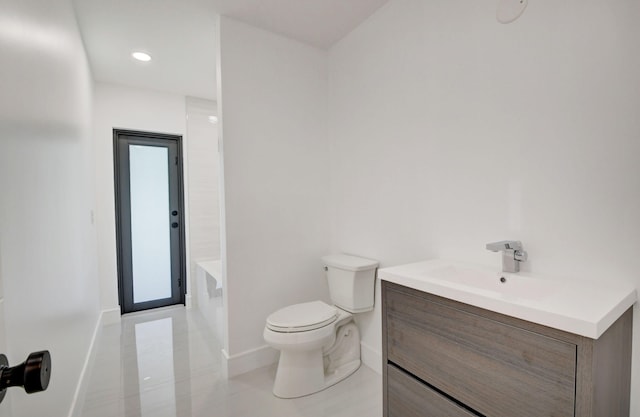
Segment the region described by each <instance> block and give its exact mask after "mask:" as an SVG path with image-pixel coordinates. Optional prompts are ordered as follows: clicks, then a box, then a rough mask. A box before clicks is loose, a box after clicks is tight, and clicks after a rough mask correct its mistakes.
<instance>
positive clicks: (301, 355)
mask: <svg viewBox="0 0 640 417" xmlns="http://www.w3.org/2000/svg"><path fill="white" fill-rule="evenodd" d="M336 333H337V334H336V339H335V342H334V344H333V346H331V347H329V348H328V349H326V350H323V349H322V348H320V349H312V350H308V351H295V350H282V351H280V361H279V362H278V370H277V372H276V380H275V383H274V385H273V394H274V395H275V396H276V397H280V398H298V397H303V396H305V395H310V394H314V393H316V392H318V391H322V390H324V389H326V388H329V387H330V386H332V385H335V384H337V383H338V382H340V381H342V380H343V379H345V378H347V377H348V376H349V375H351V374H353V373H354V372H355V371H357V370H358V368H359V367H360V363H361V362H360V335H359V332H358V328H357V326H356V325H355V323H353V322H350V323H347V324H345V325H342V326H340V327H338V330H337V332H336Z"/></svg>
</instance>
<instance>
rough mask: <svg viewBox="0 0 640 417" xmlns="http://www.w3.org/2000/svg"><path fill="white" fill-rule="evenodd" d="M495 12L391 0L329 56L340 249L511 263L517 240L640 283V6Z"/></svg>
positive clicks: (590, 1)
mask: <svg viewBox="0 0 640 417" xmlns="http://www.w3.org/2000/svg"><path fill="white" fill-rule="evenodd" d="M495 6H496V2H469V1H462V0H450V1H446V2H428V1H423V0H397V1H392V2H390V3H389V4H388V5H387V6H385V7H383V8H382V9H381V10H379V11H378V12H377V13H376V14H375V15H373V16H372V17H371V18H370V19H369V20H367V21H366V22H365V23H364V24H363V25H361V26H360V27H359V28H358V29H356V30H355V31H354V32H352V33H351V34H350V35H349V36H347V37H346V38H345V39H344V40H342V41H341V42H339V43H338V44H337V45H336V46H335V47H334V48H332V50H331V51H330V59H329V62H330V64H329V65H330V69H329V84H330V87H329V91H330V94H329V127H330V133H329V137H330V143H331V173H332V183H331V187H332V188H331V189H332V198H331V201H332V204H333V209H334V211H333V215H332V248H333V249H334V250H339V251H346V252H354V253H362V254H364V255H367V256H369V257H372V258H376V259H379V260H381V261H382V266H390V265H394V264H400V263H405V262H410V261H418V260H424V259H428V258H433V257H446V258H453V259H463V260H469V261H476V262H480V263H485V264H489V265H493V266H495V267H496V268H499V266H500V256H499V255H497V254H493V253H489V252H487V251H486V250H485V249H484V245H485V243H487V242H491V241H495V240H501V239H518V240H522V242H523V243H524V246H525V249H526V250H527V251H528V252H529V261H528V262H527V263H525V264H523V269H525V270H527V271H532V272H535V273H541V274H550V275H555V276H558V277H561V276H567V277H576V278H581V279H586V280H594V281H600V282H602V283H611V285H615V283H616V282H632V283H635V285H637V286H640V274H639V273H638V271H640V256H639V255H638V254H639V253H640V233H638V230H640V214H639V213H640V163H639V159H640V140H638V138H639V134H640V82H639V81H638V74H640V54H639V52H638V51H640V26H638V24H637V22H638V20H639V19H640V5H639V4H638V2H636V1H633V0H616V1H614V0H600V1H595V0H587V1H585V0H566V1H563V2H560V3H559V2H556V1H550V0H548V1H544V0H543V1H536V2H530V3H529V7H528V9H527V11H526V12H525V14H524V15H523V16H522V17H521V18H520V19H519V20H518V21H516V22H515V23H513V24H511V25H501V24H498V23H497V22H496V20H495ZM378 307H379V303H378ZM379 314H380V312H379V308H378V309H377V310H376V311H375V312H374V313H370V314H369V316H365V317H364V318H363V319H362V320H360V322H361V323H360V324H361V327H362V328H363V330H364V331H363V341H364V342H365V343H367V344H369V345H371V346H375V347H376V348H377V350H378V351H379V350H380V337H381V336H380V321H379ZM634 329H635V332H634V354H633V356H634V363H633V387H632V390H633V391H632V392H635V393H637V392H639V391H640V359H639V358H640V315H639V314H638V308H636V314H635V324H634ZM632 397H633V400H632V413H631V414H632V415H633V416H636V417H638V416H640V397H639V396H638V395H633V396H632Z"/></svg>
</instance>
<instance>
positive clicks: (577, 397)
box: [378, 260, 637, 417]
mask: <svg viewBox="0 0 640 417" xmlns="http://www.w3.org/2000/svg"><path fill="white" fill-rule="evenodd" d="M378 276H379V277H380V279H381V280H382V339H383V383H384V394H383V403H384V416H385V417H418V416H419V417H477V416H486V417H544V416H549V417H570V416H571V417H628V416H629V401H630V380H631V338H632V320H633V311H632V310H633V309H632V305H633V304H634V302H635V301H636V297H637V295H636V290H635V288H632V287H624V286H622V287H609V286H607V287H602V286H598V285H596V284H589V283H585V282H582V281H567V280H552V279H545V278H539V277H532V276H527V275H526V274H509V273H501V272H499V271H498V270H492V269H489V268H484V267H481V266H476V265H469V264H463V263H458V262H449V261H442V260H433V261H426V262H419V263H415V264H409V265H402V266H397V267H391V268H383V269H380V270H379V271H378Z"/></svg>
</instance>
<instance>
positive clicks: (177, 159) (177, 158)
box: [176, 156, 178, 165]
mask: <svg viewBox="0 0 640 417" xmlns="http://www.w3.org/2000/svg"><path fill="white" fill-rule="evenodd" d="M176 165H178V157H177V156H176Z"/></svg>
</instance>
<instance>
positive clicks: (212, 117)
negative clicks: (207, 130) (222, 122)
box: [209, 116, 218, 124]
mask: <svg viewBox="0 0 640 417" xmlns="http://www.w3.org/2000/svg"><path fill="white" fill-rule="evenodd" d="M209 123H213V124H216V123H218V118H217V117H216V116H209Z"/></svg>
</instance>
